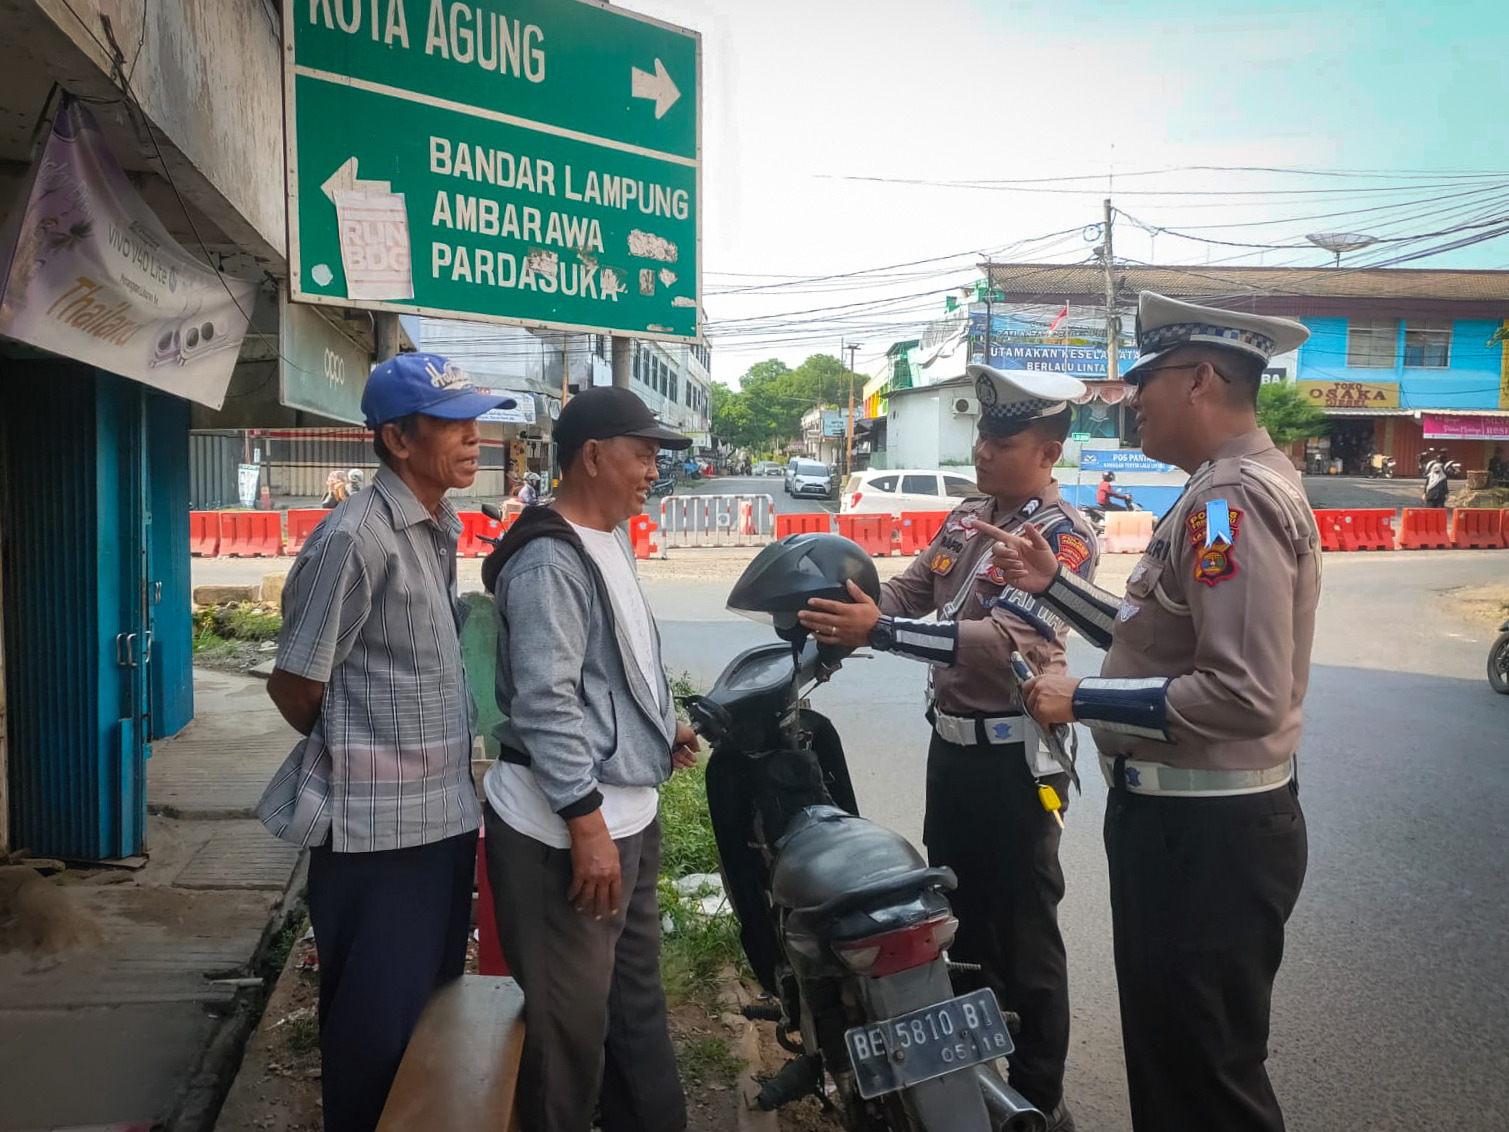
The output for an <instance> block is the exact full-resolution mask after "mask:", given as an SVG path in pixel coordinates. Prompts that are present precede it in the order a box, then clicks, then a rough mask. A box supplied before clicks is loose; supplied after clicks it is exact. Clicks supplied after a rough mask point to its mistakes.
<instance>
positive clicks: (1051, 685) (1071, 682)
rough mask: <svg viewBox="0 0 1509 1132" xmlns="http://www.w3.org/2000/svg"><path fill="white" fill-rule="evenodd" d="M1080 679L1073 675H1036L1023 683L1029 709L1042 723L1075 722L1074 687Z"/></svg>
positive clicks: (1024, 695) (1077, 685)
mask: <svg viewBox="0 0 1509 1132" xmlns="http://www.w3.org/2000/svg"><path fill="white" fill-rule="evenodd" d="M1078 687H1079V681H1078V680H1076V679H1075V678H1074V677H1072V676H1053V675H1049V676H1034V677H1033V678H1032V679H1031V680H1028V681H1027V683H1025V684H1023V685H1022V695H1023V697H1024V698H1025V700H1026V702H1027V711H1028V713H1029V714H1030V715H1031V716H1032V718H1033V719H1035V720H1037V722H1039V723H1042V724H1052V723H1073V722H1074V689H1075V688H1078Z"/></svg>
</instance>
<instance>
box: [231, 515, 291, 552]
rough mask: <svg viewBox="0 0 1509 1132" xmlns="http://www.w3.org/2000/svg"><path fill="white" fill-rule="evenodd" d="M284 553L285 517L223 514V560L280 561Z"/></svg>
mask: <svg viewBox="0 0 1509 1132" xmlns="http://www.w3.org/2000/svg"><path fill="white" fill-rule="evenodd" d="M282 553H283V516H282V514H281V513H280V512H277V511H222V512H220V555H221V557H223V558H278V557H280V556H281V555H282Z"/></svg>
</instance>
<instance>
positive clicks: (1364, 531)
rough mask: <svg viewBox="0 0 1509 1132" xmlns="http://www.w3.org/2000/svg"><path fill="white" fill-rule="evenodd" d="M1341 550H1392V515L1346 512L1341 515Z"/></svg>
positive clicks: (1386, 513) (1387, 512) (1388, 513)
mask: <svg viewBox="0 0 1509 1132" xmlns="http://www.w3.org/2000/svg"><path fill="white" fill-rule="evenodd" d="M1341 549H1342V550H1393V549H1394V513H1393V512H1392V511H1384V510H1381V509H1379V510H1373V509H1368V510H1361V511H1355V510H1346V511H1343V512H1342V513H1341Z"/></svg>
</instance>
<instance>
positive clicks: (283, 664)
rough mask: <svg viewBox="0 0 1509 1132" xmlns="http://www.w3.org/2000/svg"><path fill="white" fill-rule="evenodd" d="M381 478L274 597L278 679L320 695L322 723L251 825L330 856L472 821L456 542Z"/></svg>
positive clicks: (333, 519) (331, 519)
mask: <svg viewBox="0 0 1509 1132" xmlns="http://www.w3.org/2000/svg"><path fill="white" fill-rule="evenodd" d="M460 531H461V522H460V520H459V519H458V518H457V517H456V512H455V510H454V509H453V508H452V507H451V506H450V504H449V503H442V504H441V506H440V512H439V515H438V516H437V517H434V518H432V517H431V516H430V514H429V512H428V511H426V510H425V508H424V506H423V505H422V504H421V503H420V502H419V500H418V499H416V498H415V497H414V494H413V492H411V491H410V490H409V488H408V486H407V485H406V484H405V483H404V482H403V480H401V479H400V478H399V477H398V476H397V475H396V474H395V473H394V472H392V471H390V470H389V469H387V468H382V469H380V470H379V471H378V473H377V475H376V477H375V478H374V479H373V483H372V487H371V489H370V490H367V491H362V492H358V493H357V494H355V495H353V496H352V497H351V498H350V499H348V500H346V501H345V502H344V503H342V504H341V505H340V506H339V507H337V508H336V509H335V510H333V511H332V512H331V513H330V515H329V516H328V517H327V518H326V519H325V520H324V521H323V522H322V523H321V524H320V525H319V526H318V527H317V528H316V529H315V532H314V534H313V535H311V536H310V538H309V541H308V542H307V543H306V544H305V546H304V549H303V550H302V551H301V552H300V553H299V557H298V559H297V561H295V562H294V564H293V569H292V570H290V571H289V572H288V580H287V582H286V583H285V585H284V589H283V631H282V633H281V634H280V636H279V638H278V657H277V667H279V668H281V669H283V670H284V671H286V672H290V673H292V674H294V675H295V676H302V677H304V678H306V679H309V680H317V681H319V682H320V683H322V684H324V685H325V699H324V703H323V705H322V706H321V709H320V715H319V719H318V720H317V721H316V722H315V725H314V730H313V731H312V732H310V734H309V737H308V738H306V739H305V740H304V741H303V742H301V743H299V744H298V746H296V747H295V748H294V749H293V752H292V753H291V754H290V755H289V756H288V758H287V759H286V760H285V761H284V763H283V765H282V767H281V768H280V769H279V770H278V773H277V774H276V775H275V776H274V778H273V780H272V783H271V784H270V785H269V786H268V788H267V790H266V792H265V793H264V794H263V796H262V801H261V803H260V804H259V806H258V808H257V814H258V816H259V817H260V818H261V819H262V822H263V824H264V825H266V826H267V828H268V829H269V830H271V831H272V832H273V834H275V835H276V836H278V837H280V838H282V839H283V840H285V841H291V842H293V843H295V844H297V845H320V844H323V843H324V841H325V840H326V838H327V837H328V838H329V839H330V843H331V847H332V848H333V849H334V850H335V851H336V852H342V853H345V852H356V853H360V852H371V851H376V850H383V849H403V848H408V847H410V846H414V845H425V844H428V843H430V842H433V841H439V840H441V839H442V838H446V837H453V836H455V835H457V834H461V833H467V832H470V831H471V830H474V829H476V828H477V826H478V825H479V824H480V821H481V808H480V806H479V805H478V801H477V793H476V789H475V787H474V785H473V782H472V775H471V746H472V719H473V715H472V704H471V698H470V696H469V694H468V691H467V686H466V673H465V669H464V667H463V665H462V660H461V644H460V639H459V629H460V618H459V606H458V604H457V601H456V537H457V535H458V534H459V533H460Z"/></svg>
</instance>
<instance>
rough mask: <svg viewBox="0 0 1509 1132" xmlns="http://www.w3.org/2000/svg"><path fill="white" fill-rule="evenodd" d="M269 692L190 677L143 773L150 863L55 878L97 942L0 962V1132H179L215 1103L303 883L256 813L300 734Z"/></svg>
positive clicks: (203, 674)
mask: <svg viewBox="0 0 1509 1132" xmlns="http://www.w3.org/2000/svg"><path fill="white" fill-rule="evenodd" d="M265 688H266V686H265V684H264V683H263V682H262V681H260V680H255V679H248V678H246V677H240V676H231V675H226V674H222V673H216V672H208V671H204V670H201V669H196V670H195V672H194V694H195V706H196V709H197V714H196V718H195V720H194V722H193V723H191V724H190V725H189V726H188V727H187V728H186V729H185V730H184V731H183V732H181V733H180V734H179V735H177V736H175V737H174V738H172V739H167V740H163V741H161V742H159V743H157V744H156V745H155V746H154V748H153V754H152V758H151V759H150V761H149V762H148V763H147V799H148V807H149V810H150V813H151V816H150V817H149V819H148V833H147V856H148V861H147V864H146V865H145V866H144V867H142V868H141V869H139V870H136V871H134V872H133V871H128V870H124V869H106V870H95V869H70V870H68V871H67V872H66V873H65V874H64V875H63V879H64V881H65V882H66V884H67V888H68V892H69V894H70V896H71V897H72V899H73V901H74V903H75V905H76V906H77V907H78V908H79V909H81V910H82V911H83V912H84V913H86V914H87V915H89V916H92V917H93V918H94V919H95V920H96V921H97V922H98V923H99V925H100V926H101V927H102V928H103V930H104V933H105V937H106V942H105V943H104V945H103V946H90V947H87V948H80V949H77V950H72V951H64V952H61V953H59V954H56V955H43V956H38V955H23V954H19V953H15V954H8V955H0V1132H27V1130H33V1129H72V1128H80V1127H84V1126H91V1125H107V1126H108V1125H119V1124H127V1123H133V1122H143V1123H144V1124H148V1125H150V1124H151V1123H154V1122H162V1123H163V1124H164V1126H166V1127H169V1128H171V1129H175V1130H176V1129H183V1130H185V1132H187V1130H191V1129H197V1128H199V1127H202V1126H204V1121H205V1118H206V1116H207V1115H208V1113H209V1112H212V1111H213V1108H214V1106H215V1105H216V1104H217V1103H218V1099H219V1094H218V1091H217V1090H218V1088H219V1087H220V1086H221V1085H223V1083H224V1082H223V1080H222V1077H223V1070H224V1068H225V1064H226V1061H227V1059H229V1063H230V1065H231V1066H232V1067H233V1065H234V1059H235V1058H236V1057H237V1056H239V1049H240V1041H241V1039H242V1038H243V1037H244V1026H245V1023H246V1021H247V1019H246V1013H247V1012H246V1010H245V1009H243V1003H247V1002H250V1001H251V1000H254V999H256V998H257V996H258V995H259V994H260V993H261V992H260V987H259V986H258V985H257V984H256V981H255V980H256V978H257V976H259V975H260V974H262V973H263V972H262V971H261V970H260V969H259V966H260V965H261V964H262V963H263V961H264V959H265V955H264V952H265V951H266V948H267V945H268V944H269V943H270V942H271V940H272V938H273V936H275V935H276V934H277V932H278V931H279V930H280V929H281V928H282V926H283V921H284V919H285V918H286V914H287V912H286V905H287V901H288V899H289V897H290V895H291V894H297V892H298V891H299V890H300V889H301V887H302V876H300V875H296V874H300V873H301V872H302V870H301V869H300V868H299V866H300V856H299V853H298V851H297V850H296V849H294V848H293V847H291V846H287V845H284V844H282V843H281V842H278V841H276V840H274V839H273V838H272V837H271V836H270V835H269V834H268V833H267V832H266V831H265V830H264V829H263V828H262V826H261V824H260V823H259V822H257V821H256V820H255V818H254V817H253V816H252V815H253V808H254V807H255V805H256V803H257V799H258V798H259V797H260V795H261V793H262V789H263V787H264V786H265V785H266V784H267V782H268V780H269V779H270V778H271V777H272V774H273V772H274V771H275V770H276V768H277V766H278V764H279V763H280V762H281V761H282V760H283V758H284V757H285V756H286V755H287V754H288V752H289V750H290V749H291V748H292V746H293V744H294V741H295V740H296V738H297V736H296V734H295V733H294V732H293V730H292V729H291V728H289V727H288V726H287V724H285V723H284V722H283V720H282V718H281V717H280V716H279V715H278V713H277V711H276V709H275V708H274V707H273V706H272V704H271V702H270V701H269V700H268V699H267V693H266V690H265Z"/></svg>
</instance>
